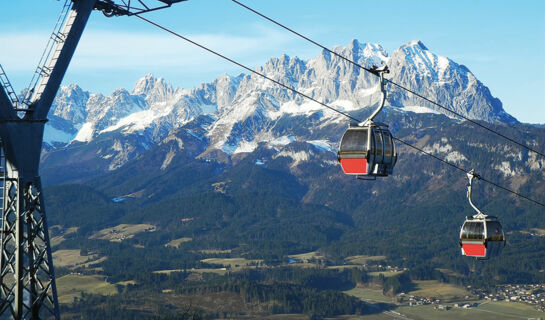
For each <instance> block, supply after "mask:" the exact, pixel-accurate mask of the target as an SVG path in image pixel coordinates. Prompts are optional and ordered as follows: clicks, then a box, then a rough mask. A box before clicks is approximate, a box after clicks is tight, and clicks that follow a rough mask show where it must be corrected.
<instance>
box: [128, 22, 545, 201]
mask: <svg viewBox="0 0 545 320" xmlns="http://www.w3.org/2000/svg"><path fill="white" fill-rule="evenodd" d="M135 16H136V17H138V18H139V19H141V20H143V21H145V22H147V23H149V24H151V25H153V26H155V27H157V28H159V29H161V30H163V31H166V32H168V33H170V34H172V35H174V36H176V37H178V38H180V39H183V40H185V41H187V42H189V43H191V44H193V45H195V46H197V47H199V48H201V49H203V50H206V51H208V52H210V53H212V54H214V55H216V56H218V57H220V58H223V59H225V60H227V61H229V62H231V63H234V64H236V65H237V66H239V67H241V68H243V69H246V70H248V71H250V72H252V73H254V74H256V75H258V76H260V77H263V78H265V79H267V80H270V81H272V82H274V83H276V84H277V85H279V86H281V87H283V88H285V89H288V90H290V91H292V92H293V93H296V94H298V95H301V96H303V97H305V98H307V99H309V100H311V101H314V102H316V103H318V104H320V105H322V106H324V107H326V108H328V109H330V110H332V111H334V112H337V113H339V114H341V115H343V116H345V117H347V118H349V119H351V120H354V121H356V122H358V123H360V122H361V120H359V119H357V118H355V117H353V116H351V115H349V114H347V113H345V112H342V111H340V110H337V109H335V108H333V107H331V106H328V105H327V104H325V103H323V102H320V101H318V100H316V99H314V98H312V97H310V96H308V95H306V94H304V93H302V92H299V91H298V90H296V89H294V88H292V87H290V86H287V85H285V84H283V83H281V82H278V81H276V80H274V79H272V78H269V77H267V76H266V75H264V74H262V73H260V72H257V71H255V70H253V69H251V68H249V67H247V66H245V65H243V64H242V63H239V62H237V61H235V60H233V59H231V58H228V57H226V56H224V55H222V54H220V53H218V52H216V51H214V50H212V49H209V48H207V47H205V46H203V45H201V44H199V43H197V42H195V41H193V40H191V39H188V38H186V37H184V36H182V35H181V34H179V33H177V32H175V31H173V30H170V29H168V28H166V27H163V26H162V25H160V24H158V23H156V22H153V21H151V20H149V19H146V18H144V17H142V16H140V15H137V14H136V15H135ZM392 139H394V140H397V141H399V142H401V143H403V144H405V145H407V146H408V147H411V148H413V149H415V150H417V151H420V152H421V153H423V154H425V155H428V156H430V157H432V158H434V159H437V160H439V161H441V162H443V163H445V164H447V165H449V166H451V167H454V168H456V169H458V170H460V171H463V172H465V173H466V174H468V173H469V171H467V170H465V169H463V168H461V167H459V166H457V165H455V164H453V163H450V162H448V161H446V160H443V159H441V158H439V157H437V156H435V155H433V154H431V153H429V152H426V151H424V150H422V149H421V148H418V147H416V146H414V145H412V144H410V143H408V142H405V141H403V140H401V139H399V138H396V137H392ZM480 179H481V180H482V181H484V182H487V183H489V184H491V185H493V186H496V187H498V188H500V189H503V190H505V191H507V192H510V193H512V194H514V195H517V196H519V197H521V198H523V199H526V200H528V201H531V202H533V203H535V204H538V205H540V206H543V207H545V204H544V203H541V202H539V201H537V200H534V199H531V198H529V197H526V196H524V195H522V194H520V193H518V192H515V191H513V190H510V189H508V188H505V187H502V186H500V185H498V184H497V183H494V182H492V181H490V180H487V179H485V178H483V177H480Z"/></svg>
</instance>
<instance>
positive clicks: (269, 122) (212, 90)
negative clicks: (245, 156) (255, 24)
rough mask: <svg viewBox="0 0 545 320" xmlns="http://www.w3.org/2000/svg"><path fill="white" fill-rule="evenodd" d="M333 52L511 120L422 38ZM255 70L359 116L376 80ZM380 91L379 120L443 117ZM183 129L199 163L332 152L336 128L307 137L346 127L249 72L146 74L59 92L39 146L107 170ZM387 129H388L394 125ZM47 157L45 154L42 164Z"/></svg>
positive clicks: (270, 66)
mask: <svg viewBox="0 0 545 320" xmlns="http://www.w3.org/2000/svg"><path fill="white" fill-rule="evenodd" d="M333 50H334V51H335V52H337V53H339V54H340V55H342V56H345V57H347V58H348V59H351V60H353V61H355V62H357V63H358V64H360V65H363V66H366V67H370V66H373V65H380V64H384V63H386V64H388V65H389V67H390V69H391V70H392V72H391V73H390V74H389V75H388V79H391V80H392V81H394V82H397V83H400V84H402V85H404V86H406V87H408V88H411V89H413V90H415V91H417V92H420V93H422V94H423V95H424V96H429V97H430V98H432V99H435V100H437V101H438V102H439V103H442V104H444V105H446V106H449V107H452V108H453V109H454V110H455V111H457V112H459V113H461V114H464V115H465V116H467V117H469V118H472V119H477V120H482V121H488V122H491V123H507V124H510V123H516V122H517V121H516V119H514V118H513V117H511V116H510V115H508V114H507V113H505V112H504V111H503V109H502V106H501V102H500V101H499V100H498V99H497V98H494V97H493V96H492V95H491V94H490V91H489V90H488V88H487V87H486V86H484V85H483V84H482V83H481V82H480V81H478V80H477V79H476V78H475V76H474V75H473V74H472V73H471V72H470V71H469V70H468V69H467V68H466V67H464V66H462V65H459V64H457V63H455V62H453V61H452V60H450V59H448V58H446V57H442V56H438V55H435V54H433V53H432V52H431V51H429V50H428V49H427V48H426V47H425V46H424V44H422V42H420V41H412V42H409V43H407V44H405V45H403V46H402V47H400V48H399V49H397V50H396V51H394V52H393V54H392V55H391V56H389V55H388V53H387V52H386V51H385V50H384V49H383V48H382V47H381V46H380V45H378V44H368V43H360V42H358V41H357V40H353V41H352V42H351V43H350V44H349V45H348V46H346V47H341V46H338V47H335V48H333ZM257 71H258V72H260V73H263V74H265V75H266V76H267V77H270V78H272V79H275V80H277V81H279V82H282V83H284V84H286V85H288V86H290V87H293V88H295V89H297V90H299V91H301V92H303V93H305V94H307V95H309V96H311V97H313V98H315V99H317V100H319V101H324V102H325V103H327V104H328V105H331V106H332V107H335V108H337V109H339V110H341V111H343V112H346V113H351V114H354V115H358V116H359V117H360V118H363V117H364V115H365V114H368V113H369V112H370V110H371V107H372V106H374V105H376V103H378V101H379V99H380V93H379V92H378V83H377V79H376V77H375V76H374V75H372V74H370V73H368V72H365V71H364V70H361V69H359V68H357V67H355V66H354V65H352V64H350V63H348V62H346V61H345V60H343V59H341V58H339V57H337V56H335V55H332V54H331V53H329V52H327V51H323V52H322V53H321V54H320V55H319V56H317V57H316V58H313V59H310V60H308V61H304V60H301V59H299V58H297V57H289V56H287V55H282V56H281V57H279V58H272V59H270V60H269V61H268V62H267V63H265V64H264V65H263V66H261V67H259V68H258V69H257ZM387 90H388V101H387V104H386V105H387V108H386V110H385V113H387V112H390V111H388V110H391V111H395V112H397V111H399V112H407V111H409V112H417V113H430V112H431V113H441V112H442V110H437V108H436V107H435V106H433V105H427V104H426V103H423V102H422V101H419V100H416V99H418V98H415V97H412V96H411V95H408V94H407V93H406V92H403V91H400V90H399V89H398V88H396V87H393V86H391V85H390V86H388V87H387ZM447 115H448V114H447ZM449 116H450V115H449ZM308 121H310V122H308ZM296 123H299V124H300V126H299V128H298V131H299V132H300V134H299V136H298V137H295V135H293V134H292V133H290V134H286V133H289V132H288V131H289V130H287V129H282V127H285V126H287V127H291V128H294V127H296V125H295V124H296ZM188 124H190V125H191V126H193V127H199V128H200V129H199V130H197V131H202V132H199V133H196V131H195V130H192V129H187V132H189V133H190V134H193V135H195V136H196V137H199V139H200V141H202V143H203V146H201V147H200V149H203V150H204V151H203V152H202V153H201V154H200V155H198V157H199V158H203V159H217V160H220V161H224V162H225V161H227V162H229V161H231V160H230V159H231V158H232V157H233V156H234V155H236V154H242V153H249V152H253V151H254V150H256V148H257V147H258V145H259V144H260V143H267V144H269V145H270V146H271V147H274V145H275V144H278V143H279V141H284V142H285V141H292V140H294V139H300V140H309V141H318V142H317V143H318V144H319V145H321V146H322V147H324V148H326V149H328V150H334V149H336V142H337V141H338V139H339V132H341V130H342V129H340V130H334V133H330V136H329V137H328V136H325V139H324V136H323V135H321V136H320V135H315V137H313V136H312V135H313V132H315V129H319V130H325V132H327V131H331V130H332V129H331V127H332V126H334V127H339V128H342V127H345V126H346V125H347V124H348V122H347V120H346V119H345V118H344V117H343V116H342V115H339V114H338V113H335V112H333V111H331V110H327V109H324V108H323V107H322V106H320V105H318V104H316V103H313V102H309V101H307V100H305V99H304V98H302V97H300V96H298V95H296V94H294V93H293V92H292V91H290V90H287V89H284V88H281V87H279V86H277V85H275V84H274V83H272V82H270V81H268V80H266V79H263V78H262V77H260V76H258V75H255V74H249V75H244V74H241V75H239V76H229V75H222V76H220V77H218V78H217V79H216V80H214V81H213V82H211V83H203V84H201V85H200V86H199V87H197V88H194V89H191V90H187V89H181V88H173V87H172V85H170V84H168V83H167V82H166V81H165V80H164V79H161V78H156V77H154V76H153V75H151V74H148V75H146V76H145V77H143V78H141V79H139V80H138V81H137V82H136V84H135V86H134V88H133V89H132V91H128V90H126V89H117V90H115V91H114V92H113V93H112V94H111V95H110V96H104V95H102V94H100V93H89V92H86V91H84V90H83V89H81V88H80V87H78V86H77V85H69V86H64V87H62V88H61V90H60V91H59V93H58V96H57V98H56V100H55V103H54V105H53V107H52V110H51V112H50V121H49V123H48V125H47V126H46V132H45V137H44V143H45V145H46V147H47V149H49V150H50V151H55V150H58V149H59V148H62V149H63V150H65V149H68V150H84V149H86V150H87V151H86V153H89V157H95V158H97V159H99V162H102V164H101V165H100V166H102V167H106V168H108V170H114V169H117V168H119V167H121V166H123V165H124V164H125V163H127V161H130V160H131V159H134V158H135V157H137V156H138V155H140V154H142V152H144V151H145V150H148V149H149V148H150V146H152V145H154V144H157V143H159V142H160V141H161V140H162V139H164V138H165V137H167V136H168V135H169V132H171V131H172V130H173V129H177V128H183V127H184V126H185V125H188ZM392 125H393V126H394V129H395V128H396V125H397V124H392ZM307 126H310V128H306V127H307ZM286 139H287V140H286ZM99 146H100V147H99ZM74 152H76V153H77V152H79V151H74ZM52 158H55V157H54V156H51V154H45V155H44V159H52Z"/></svg>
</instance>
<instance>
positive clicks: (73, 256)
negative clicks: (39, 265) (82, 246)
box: [53, 249, 107, 269]
mask: <svg viewBox="0 0 545 320" xmlns="http://www.w3.org/2000/svg"><path fill="white" fill-rule="evenodd" d="M53 259H54V260H55V266H57V267H67V268H70V269H75V268H78V267H89V266H92V265H94V264H98V263H101V262H103V261H104V260H106V259H107V258H106V257H102V258H99V256H98V255H96V254H89V255H86V256H82V255H81V251H80V250H79V249H75V250H57V251H55V252H53Z"/></svg>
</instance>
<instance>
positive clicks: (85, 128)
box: [74, 122, 95, 142]
mask: <svg viewBox="0 0 545 320" xmlns="http://www.w3.org/2000/svg"><path fill="white" fill-rule="evenodd" d="M94 133H95V128H94V127H93V123H92V122H86V123H84V124H83V125H82V126H81V129H79V131H78V134H77V135H76V137H75V138H74V141H81V142H89V141H91V140H92V139H93V135H94Z"/></svg>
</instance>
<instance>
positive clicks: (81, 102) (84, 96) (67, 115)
mask: <svg viewBox="0 0 545 320" xmlns="http://www.w3.org/2000/svg"><path fill="white" fill-rule="evenodd" d="M87 100H89V92H87V91H83V90H82V89H81V88H80V87H79V86H78V85H76V84H70V85H68V86H61V88H60V89H59V92H58V93H57V97H56V99H55V101H54V103H53V105H52V107H51V111H50V114H52V115H54V116H57V117H59V118H62V119H64V120H68V121H70V122H73V123H75V124H77V123H83V122H85V118H86V117H87V112H86V110H85V108H86V104H87Z"/></svg>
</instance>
